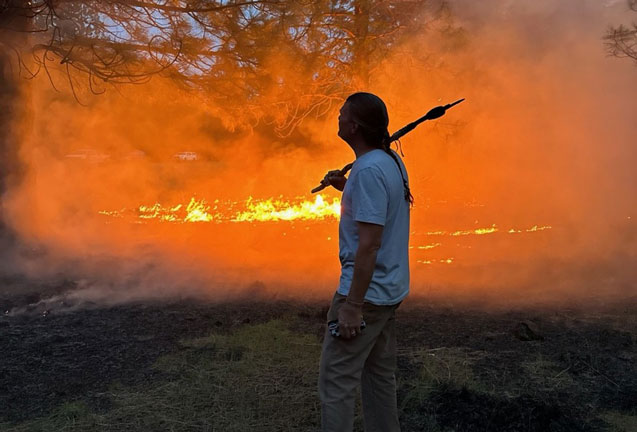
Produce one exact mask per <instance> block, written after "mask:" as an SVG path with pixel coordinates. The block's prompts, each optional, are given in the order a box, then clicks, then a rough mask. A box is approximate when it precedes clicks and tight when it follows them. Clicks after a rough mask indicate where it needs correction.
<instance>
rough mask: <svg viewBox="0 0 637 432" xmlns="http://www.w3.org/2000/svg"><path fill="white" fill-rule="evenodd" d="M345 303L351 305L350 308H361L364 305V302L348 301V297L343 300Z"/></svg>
mask: <svg viewBox="0 0 637 432" xmlns="http://www.w3.org/2000/svg"><path fill="white" fill-rule="evenodd" d="M345 303H349V304H351V305H352V306H357V307H363V304H364V303H365V302H364V301H362V302H355V301H352V300H350V299H349V297H347V298H346V299H345Z"/></svg>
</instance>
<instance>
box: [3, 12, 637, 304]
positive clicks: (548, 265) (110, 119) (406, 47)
mask: <svg viewBox="0 0 637 432" xmlns="http://www.w3.org/2000/svg"><path fill="white" fill-rule="evenodd" d="M625 13H626V6H625V5H624V4H623V3H621V2H614V3H610V2H606V3H603V2H597V1H584V2H581V1H574V0H572V1H549V0H544V1H535V2H513V1H509V2H497V1H492V2H479V3H477V2H469V1H464V0H455V1H453V2H450V10H449V17H448V18H447V19H440V20H438V21H436V22H433V23H431V25H430V26H429V27H428V30H427V31H425V32H422V33H420V34H417V35H414V34H412V35H410V36H409V37H408V38H406V39H405V40H404V41H403V42H402V43H401V44H400V45H398V46H396V47H395V49H394V50H393V52H392V55H390V56H389V57H388V58H386V59H385V61H383V62H382V63H380V64H378V65H376V66H375V68H374V70H373V71H372V74H371V77H370V79H371V81H370V88H369V89H366V90H369V91H372V92H374V93H377V94H379V95H380V96H381V97H382V98H383V99H384V100H385V101H386V103H387V105H388V108H389V112H390V118H391V123H390V129H391V131H395V130H397V129H398V128H400V127H401V126H403V125H404V124H406V123H408V122H409V121H412V120H414V119H415V118H417V117H420V116H421V115H423V114H424V113H425V112H426V111H427V110H428V109H429V108H431V107H433V106H435V105H441V104H445V103H449V102H452V101H454V100H456V99H459V98H461V97H465V98H466V101H465V102H463V103H462V104H460V105H458V106H457V107H454V108H453V109H452V110H450V111H449V112H448V114H447V115H446V116H445V117H443V118H442V119H440V120H437V121H435V122H431V123H430V122H426V123H424V124H423V125H421V126H420V127H419V128H418V129H416V130H415V131H414V132H412V133H410V134H409V135H408V136H407V137H405V138H404V139H403V143H402V144H403V150H404V151H405V153H406V157H405V162H406V165H407V168H408V171H409V173H410V181H411V183H412V192H413V193H414V195H415V199H416V205H415V207H414V209H413V210H412V231H413V234H412V239H411V245H412V247H414V249H412V257H411V267H412V280H413V283H412V292H413V294H414V295H415V296H419V295H421V296H425V297H427V298H451V299H457V300H469V301H472V300H474V299H477V298H481V299H482V300H484V299H487V300H489V301H491V302H499V303H506V304H510V303H528V302H531V303H542V302H551V301H563V300H564V299H572V298H574V297H576V298H581V299H591V298H593V299H599V298H604V299H611V298H624V297H627V296H633V295H635V288H634V281H635V280H636V276H637V272H636V270H634V269H633V267H634V266H633V265H632V263H634V262H635V258H637V242H636V241H635V240H636V238H637V237H636V234H637V229H636V227H635V217H637V215H636V214H635V213H636V212H635V210H636V207H637V206H636V204H637V199H636V197H637V194H636V193H635V185H637V181H636V180H637V178H636V176H637V174H635V171H634V169H633V167H634V166H635V164H636V163H637V155H636V152H635V148H634V142H635V137H636V136H637V123H636V122H635V121H634V119H635V110H636V108H637V101H636V100H635V98H634V94H635V90H637V88H636V86H637V83H636V81H635V68H634V66H633V65H632V64H630V62H628V61H625V60H624V61H622V60H618V59H615V58H609V57H607V56H606V55H605V53H604V50H603V44H602V41H601V36H602V35H603V34H604V31H605V29H606V28H607V26H608V25H611V24H614V23H617V22H621V21H622V20H623V19H624V16H625ZM293 64H294V62H293V60H292V59H288V60H286V59H285V55H284V54H280V55H277V56H276V61H272V62H271V63H270V67H271V68H273V69H274V68H277V67H280V68H282V72H281V73H282V74H283V73H284V75H285V76H286V82H288V83H290V84H289V85H296V86H300V85H302V83H303V77H300V76H298V75H294V68H290V67H286V66H288V65H293ZM30 85H31V86H32V89H31V93H32V94H33V101H32V106H33V107H34V113H33V115H34V121H33V124H32V130H31V132H30V133H29V134H28V135H25V136H24V137H23V138H22V140H21V147H20V157H21V158H22V160H23V162H24V164H25V165H26V166H27V167H28V169H27V171H26V173H25V175H24V176H23V179H22V182H21V184H20V185H19V186H15V187H13V188H12V189H11V190H10V191H9V192H8V194H7V198H6V199H5V203H4V206H5V215H6V218H7V220H8V221H9V223H10V224H11V226H12V227H13V229H15V230H16V231H17V232H18V233H19V234H20V238H21V240H22V242H23V244H24V245H25V250H35V252H33V253H30V254H28V253H27V254H23V255H24V256H22V258H21V259H20V260H18V262H16V263H13V264H12V270H13V271H16V272H23V273H26V274H29V275H30V276H31V277H33V278H39V279H40V280H51V279H55V278H58V279H59V280H67V279H71V280H73V281H74V285H73V286H74V290H73V292H74V293H75V294H73V296H75V297H73V298H74V301H73V302H72V303H73V304H77V298H78V295H79V294H77V293H82V294H81V295H79V296H80V297H81V298H84V299H88V300H90V301H92V302H114V301H128V300H130V299H140V298H146V297H157V296H159V297H162V296H166V295H170V296H175V295H176V296H182V295H207V296H209V297H211V298H215V299H227V298H231V297H236V296H242V295H246V293H247V295H253V294H255V293H258V294H262V295H267V296H289V297H292V298H299V297H303V298H307V297H309V296H324V295H326V293H328V292H330V291H332V290H334V288H335V287H336V283H337V279H338V261H337V249H338V243H337V227H336V225H337V222H336V221H331V222H315V223H309V222H308V223H302V222H298V223H288V222H279V223H261V224H260V223H251V224H250V223H243V224H242V223H229V222H228V223H221V224H215V223H210V224H205V223H200V224H171V223H160V222H158V221H150V222H147V223H133V222H132V221H128V220H126V221H125V220H118V219H117V218H110V219H109V218H108V217H107V216H104V215H102V214H100V211H107V210H119V209H123V208H127V209H136V208H138V207H139V206H140V205H153V204H154V203H156V202H159V203H161V204H162V205H165V206H174V205H177V204H185V203H188V200H189V199H190V198H191V197H198V198H204V199H206V200H207V201H208V202H209V203H211V205H212V206H214V205H216V206H217V207H219V210H221V209H222V208H228V205H229V204H227V203H234V205H240V204H241V203H242V202H244V201H245V200H247V199H248V198H249V197H254V198H256V199H259V198H270V197H275V198H276V197H279V196H281V197H283V198H285V199H292V198H294V197H298V196H304V197H305V198H306V199H312V197H310V194H309V189H311V188H312V187H314V186H315V185H316V183H317V180H318V179H320V178H321V177H322V176H323V174H324V173H325V171H327V170H328V169H334V168H340V167H342V166H343V165H344V164H345V163H347V162H349V161H350V160H351V159H352V158H353V154H352V153H351V151H350V150H349V149H348V148H347V146H346V144H344V143H342V142H340V140H338V139H337V138H336V112H337V110H338V108H339V102H338V101H336V102H335V103H334V104H333V105H332V106H328V107H324V110H326V111H327V112H328V115H326V116H322V117H321V116H319V117H312V116H310V117H308V118H306V119H305V120H304V121H303V122H302V123H301V124H300V125H299V126H298V127H297V128H296V129H295V131H294V133H293V134H292V135H290V136H289V137H286V138H282V137H281V136H280V135H277V134H276V133H275V132H274V129H275V125H274V124H267V123H263V122H262V121H256V120H254V121H252V120H250V121H246V119H250V118H251V117H250V115H249V113H246V117H245V118H237V117H236V116H235V115H234V114H230V113H231V112H232V113H236V112H237V110H236V108H237V107H236V106H233V107H232V108H233V109H232V110H230V109H224V108H228V107H227V106H224V104H223V103H215V102H210V100H209V99H207V98H206V95H204V96H202V99H201V100H200V99H198V98H197V97H196V96H193V95H192V94H187V93H184V92H183V91H181V90H179V89H178V88H176V86H175V85H173V84H172V83H171V82H170V81H161V80H159V79H155V80H153V81H151V82H150V83H149V84H146V85H143V86H132V87H120V88H119V89H118V90H117V91H109V92H107V93H106V94H104V95H102V96H99V97H93V96H89V95H82V94H80V100H81V101H82V102H83V103H84V104H85V105H87V106H80V105H78V104H77V103H76V101H75V100H74V99H73V97H72V96H71V95H69V94H67V93H65V92H61V93H59V92H56V91H55V90H54V89H52V88H51V86H50V84H49V83H48V82H47V81H46V80H44V79H40V80H35V81H33V82H31V83H30ZM273 97H274V96H273ZM237 103H238V102H237ZM248 109H249V108H248V107H246V110H248ZM83 149H90V151H91V152H92V153H90V154H91V155H92V156H90V157H89V159H88V160H75V159H74V158H72V157H71V156H72V155H74V154H78V151H79V150H83ZM183 151H192V152H196V153H197V154H198V155H199V157H200V160H199V161H196V162H192V163H190V162H182V163H178V162H176V161H175V160H174V158H173V155H174V154H176V153H178V152H183ZM107 156H108V159H106V157H107ZM91 158H92V159H91ZM102 159H104V160H102ZM328 194H329V196H338V195H337V194H336V193H335V192H328ZM215 202H216V204H215ZM224 206H225V207H224ZM213 210H214V208H213ZM137 222H140V221H139V220H138V221H137ZM142 222H143V221H142ZM155 222H157V223H155ZM494 225H495V227H497V229H498V231H497V232H494V233H490V234H485V235H477V234H476V235H473V234H472V235H466V236H461V235H458V236H452V235H450V234H449V233H452V232H456V231H470V230H475V229H478V228H485V227H487V228H489V227H493V226H494ZM534 226H538V227H543V226H550V227H551V228H550V229H546V230H544V231H537V232H535V231H532V230H531V228H532V227H534ZM509 230H513V231H515V232H509ZM441 231H444V232H446V233H447V234H439V235H434V234H431V233H433V232H441ZM517 231H522V232H520V233H517ZM527 231H528V232H527ZM427 233H430V234H427ZM56 301H58V300H57V299H56Z"/></svg>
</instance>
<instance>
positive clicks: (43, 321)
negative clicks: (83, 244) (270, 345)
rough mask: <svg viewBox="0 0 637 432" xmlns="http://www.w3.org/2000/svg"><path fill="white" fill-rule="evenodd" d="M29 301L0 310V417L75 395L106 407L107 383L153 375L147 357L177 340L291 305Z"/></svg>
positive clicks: (29, 414)
mask: <svg viewBox="0 0 637 432" xmlns="http://www.w3.org/2000/svg"><path fill="white" fill-rule="evenodd" d="M14 305H15V303H14ZM28 309H29V308H27V311H26V312H22V313H21V314H19V315H17V316H12V315H9V314H7V313H5V314H4V316H1V317H0V344H1V346H2V349H1V350H0V372H1V373H0V389H2V390H1V391H0V419H4V420H7V421H10V422H18V421H23V420H26V419H30V418H34V417H38V416H41V415H45V414H47V413H48V412H49V411H50V410H51V409H52V408H54V407H56V406H59V405H60V404H61V403H63V402H66V401H75V400H78V399H81V400H83V401H84V402H86V403H88V404H89V406H90V407H91V408H93V409H95V410H98V411H99V410H105V409H108V407H109V398H108V397H107V395H106V392H107V390H108V388H109V386H112V385H113V384H115V383H122V384H125V385H127V384H134V383H139V382H143V381H146V380H152V379H155V378H157V376H156V375H157V374H158V373H159V372H157V371H155V370H153V369H152V368H151V365H152V364H153V363H154V362H155V361H156V360H157V358H158V357H160V356H162V355H164V354H167V353H170V352H173V351H175V350H177V349H179V347H180V345H179V340H182V339H188V338H194V337H198V336H204V335H208V334H210V333H212V332H217V333H224V332H230V331H233V329H236V328H237V327H239V326H242V325H249V324H251V323H259V322H266V321H268V320H271V319H273V318H275V317H280V316H282V315H283V314H286V313H287V311H289V306H288V305H286V304H284V303H278V304H272V305H268V306H267V307H266V306H264V305H263V304H254V303H252V304H250V303H245V302H242V303H240V304H239V303H234V304H232V303H227V304H223V305H213V304H202V303H201V302H194V301H180V302H172V303H144V304H141V303H138V304H127V305H120V306H116V307H110V308H98V307H95V306H94V305H93V307H91V308H89V309H79V310H75V311H73V312H56V310H55V309H52V310H44V311H42V310H41V308H40V307H36V308H33V310H31V311H29V310H28ZM21 310H23V309H21Z"/></svg>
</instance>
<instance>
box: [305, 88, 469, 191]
mask: <svg viewBox="0 0 637 432" xmlns="http://www.w3.org/2000/svg"><path fill="white" fill-rule="evenodd" d="M463 100H464V98H462V99H460V100H457V101H455V102H454V103H450V104H447V105H441V106H437V107H435V108H432V109H430V110H429V112H428V113H427V114H425V115H424V116H422V117H420V118H419V119H418V120H416V121H413V122H411V123H409V124H408V125H407V126H404V127H403V128H401V129H399V130H398V131H397V132H394V134H393V135H392V136H390V137H389V142H390V143H392V142H394V141H397V140H399V139H400V138H401V137H403V136H405V135H406V134H408V133H409V132H411V131H412V130H414V129H415V128H416V126H418V125H419V124H420V123H422V122H424V121H425V120H434V119H437V118H439V117H442V116H443V115H445V112H447V110H448V109H449V108H451V107H452V106H454V105H458V104H459V103H460V102H462V101H463ZM353 165H354V162H351V163H348V164H347V165H345V166H344V167H343V168H342V169H341V170H340V171H339V172H338V175H339V176H344V175H345V174H347V172H348V171H349V170H350V169H352V166H353ZM328 186H329V183H328V182H327V181H325V180H321V184H320V185H318V186H317V187H315V188H314V189H312V193H316V192H319V191H322V190H323V189H325V188H326V187H328Z"/></svg>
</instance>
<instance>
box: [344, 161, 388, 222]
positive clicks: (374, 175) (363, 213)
mask: <svg viewBox="0 0 637 432" xmlns="http://www.w3.org/2000/svg"><path fill="white" fill-rule="evenodd" d="M352 186H353V188H352V216H353V219H354V220H355V221H357V222H367V223H373V224H376V225H383V226H385V222H386V220H387V207H388V200H389V195H388V193H387V188H386V186H385V182H384V181H383V177H382V173H381V172H380V171H379V170H378V169H376V168H373V167H369V168H364V169H362V170H360V171H359V172H358V174H357V176H356V179H355V181H354V184H353V185H352Z"/></svg>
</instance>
